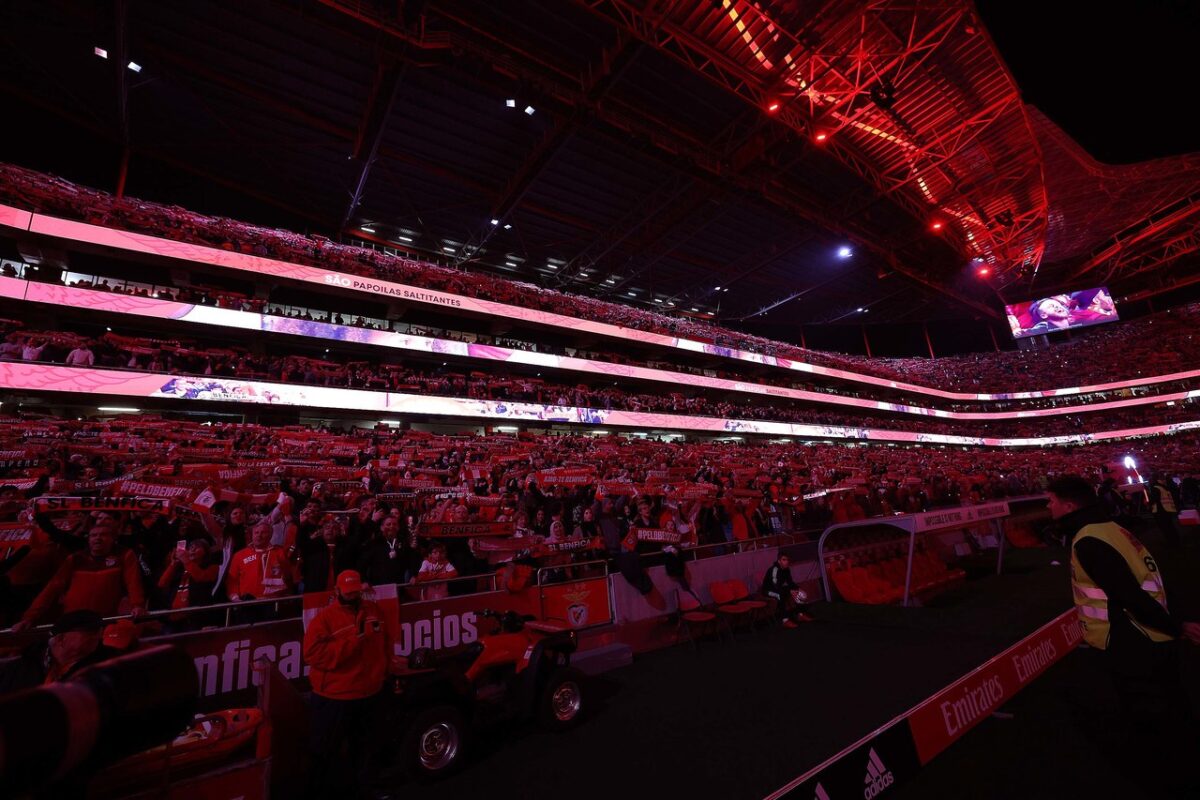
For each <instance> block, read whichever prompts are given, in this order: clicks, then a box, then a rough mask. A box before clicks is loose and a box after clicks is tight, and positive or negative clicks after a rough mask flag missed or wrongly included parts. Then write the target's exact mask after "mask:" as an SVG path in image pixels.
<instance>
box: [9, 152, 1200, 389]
mask: <svg viewBox="0 0 1200 800" xmlns="http://www.w3.org/2000/svg"><path fill="white" fill-rule="evenodd" d="M0 200H3V201H4V202H7V203H13V204H16V205H18V206H21V207H25V208H31V209H33V210H36V211H40V212H45V213H49V214H56V215H62V216H67V217H71V218H75V219H82V220H85V221H87V222H90V223H93V224H97V225H105V226H111V227H116V228H121V229H127V230H134V231H140V232H145V233H150V234H154V235H158V236H163V237H166V238H172V239H178V240H183V241H188V242H195V243H199V244H206V245H210V246H214V247H219V248H222V249H226V250H233V251H238V252H243V253H247V254H253V255H260V256H266V257H271V258H275V259H279V260H283V261H290V262H295V263H302V264H313V265H319V266H320V267H321V268H323V269H331V270H337V271H342V272H347V273H353V274H360V275H367V276H371V277H375V278H380V279H386V280H393V281H400V282H408V283H413V284H416V285H420V286H422V287H425V288H429V289H436V290H440V291H446V292H452V293H455V294H461V295H467V296H472V297H481V298H486V299H489V300H493V301H498V302H502V303H507V304H511V305H516V306H521V307H524V308H531V309H538V310H544V311H552V312H555V313H559V314H563V315H566V316H572V317H577V318H581V319H591V320H598V321H602V322H607V323H610V324H613V325H620V326H624V327H627V328H634V329H638V330H646V331H652V332H655V333H662V334H666V335H671V336H679V337H685V338H690V339H695V340H698V341H703V342H711V343H715V344H717V345H720V346H722V347H729V348H736V349H740V350H747V351H751V352H757V353H762V354H767V355H774V356H780V357H785V358H788V359H792V360H798V361H805V362H809V363H812V364H818V365H822V366H828V367H834V368H839V369H846V370H851V371H854V372H860V373H865V374H870V375H874V376H877V377H883V378H888V379H893V380H902V381H918V382H925V383H927V384H930V385H935V386H937V387H939V388H944V389H955V390H971V391H989V392H1004V391H1011V390H1012V386H1013V382H1014V379H1016V380H1018V381H1019V383H1020V384H1021V385H1022V386H1031V385H1032V386H1035V387H1036V388H1053V387H1057V386H1060V385H1064V384H1069V385H1079V384H1082V383H1098V382H1103V381H1106V380H1119V379H1123V378H1134V377H1138V376H1139V375H1148V374H1155V373H1165V372H1170V371H1173V370H1175V369H1178V368H1180V367H1182V366H1184V365H1192V364H1195V363H1197V362H1198V361H1200V359H1198V358H1197V357H1196V356H1197V352H1196V351H1197V344H1195V343H1193V340H1192V338H1191V333H1190V330H1191V328H1192V327H1193V325H1192V323H1193V322H1194V318H1195V316H1196V314H1197V309H1195V308H1188V309H1186V310H1184V311H1181V312H1178V313H1177V314H1176V315H1175V316H1172V315H1169V314H1166V315H1157V316H1156V317H1154V318H1151V319H1147V320H1145V321H1144V322H1140V323H1135V324H1128V323H1126V324H1122V325H1116V326H1108V327H1104V326H1101V327H1099V328H1093V329H1089V330H1087V331H1084V332H1082V333H1080V334H1078V335H1077V338H1075V339H1073V340H1071V341H1070V342H1067V343H1065V344H1062V345H1059V346H1058V347H1055V348H1051V349H1049V350H1045V349H1041V350H1032V351H1015V352H1003V353H986V354H974V355H969V356H951V357H946V358H937V359H919V358H905V359H877V358H868V357H864V356H855V355H845V354H838V353H829V352H823V351H817V350H811V349H807V348H803V347H799V346H797V345H794V344H788V343H783V342H776V341H771V340H768V339H764V338H762V337H758V336H753V335H750V334H746V333H742V332H737V331H733V330H730V329H726V328H721V327H719V326H717V325H714V324H712V323H711V322H707V321H702V320H699V319H695V318H692V317H689V316H671V315H669V314H666V313H662V312H657V311H652V310H648V309H640V308H635V307H632V306H626V305H621V304H617V303H613V302H609V301H602V300H598V299H595V298H589V297H583V296H579V295H572V294H566V293H563V292H558V291H554V290H551V289H546V288H542V287H538V286H535V285H533V284H529V283H522V282H516V281H511V280H506V279H503V278H499V277H496V276H492V275H487V274H480V273H471V272H466V271H463V270H459V269H451V268H448V267H444V266H440V265H437V264H433V263H430V262H427V261H421V260H417V259H414V258H407V257H400V256H395V255H391V254H388V253H384V252H379V251H377V250H373V249H370V248H367V247H358V246H352V245H343V244H338V243H335V242H332V241H330V240H329V239H327V238H325V237H323V236H319V235H308V236H306V235H301V234H298V233H294V232H290V231H284V230H278V229H269V228H264V227H261V226H255V225H251V224H248V223H242V222H237V221H235V220H230V219H227V218H222V217H210V216H206V215H203V214H198V213H196V212H192V211H188V210H186V209H182V208H179V207H177V206H166V205H162V204H157V203H151V202H147V201H142V200H137V199H134V198H128V197H124V198H115V197H113V196H111V195H109V194H107V193H104V192H100V191H97V190H94V189H89V188H86V187H82V186H78V185H76V184H73V183H71V182H69V181H66V180H63V179H61V178H57V177H54V176H50V175H46V174H43V173H39V172H35V171H32V170H27V169H24V168H21V167H17V166H15V165H0ZM1154 325H1157V326H1158V327H1152V326H1154ZM1098 352H1104V353H1105V357H1103V358H1097V357H1096V354H1097V353H1098ZM1067 378H1069V380H1066V379H1067Z"/></svg>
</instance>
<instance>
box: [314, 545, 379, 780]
mask: <svg viewBox="0 0 1200 800" xmlns="http://www.w3.org/2000/svg"><path fill="white" fill-rule="evenodd" d="M363 588H364V584H363V581H362V576H360V575H359V574H358V572H356V571H355V570H350V569H348V570H344V571H343V572H341V573H340V574H339V575H338V576H337V580H336V582H335V586H334V600H333V602H331V603H330V604H329V605H327V606H326V607H325V608H323V609H321V611H320V612H319V613H318V614H317V615H316V616H315V617H314V618H313V619H312V621H311V622H309V623H308V628H307V629H306V630H305V632H304V661H305V663H307V664H308V666H309V676H308V677H309V682H310V683H311V684H312V696H311V698H310V700H309V704H310V711H311V719H310V734H311V738H310V742H309V744H310V750H311V753H312V758H313V767H314V774H313V776H312V780H311V781H310V789H311V791H312V796H313V797H329V796H333V795H334V794H335V793H336V789H335V786H336V780H335V779H336V777H337V776H335V775H334V774H333V773H334V772H337V771H339V770H340V769H343V768H344V767H345V766H347V764H348V763H352V764H354V766H355V767H356V771H357V773H358V776H357V777H358V780H359V782H360V784H361V785H366V784H368V783H369V782H370V780H371V779H372V778H373V773H374V763H373V762H374V758H373V756H374V749H375V747H376V745H375V742H378V741H379V739H380V737H379V736H377V735H376V734H377V731H376V728H377V727H378V726H379V724H380V723H381V717H380V713H379V712H380V710H381V709H382V704H381V703H380V702H379V700H378V697H377V695H379V693H380V692H381V691H382V690H383V685H384V681H385V680H386V678H387V675H388V672H389V671H390V670H393V669H394V668H396V667H397V666H398V659H397V658H396V656H395V654H394V650H393V646H392V637H391V633H390V631H389V630H388V626H387V621H386V619H385V618H384V615H383V611H382V610H381V609H380V607H379V606H378V604H376V603H374V602H372V601H370V600H366V599H364V598H363ZM347 746H349V747H350V753H349V756H348V757H347V756H346V755H345V754H343V752H342V751H343V750H344V749H345V748H346V747H347Z"/></svg>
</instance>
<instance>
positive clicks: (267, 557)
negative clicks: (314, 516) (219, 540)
mask: <svg viewBox="0 0 1200 800" xmlns="http://www.w3.org/2000/svg"><path fill="white" fill-rule="evenodd" d="M294 583H295V580H294V575H293V568H292V565H291V563H290V562H289V561H288V560H287V555H286V552H285V551H284V549H283V548H282V547H275V546H274V545H272V544H271V525H270V524H269V523H266V522H260V523H258V524H257V525H255V526H254V530H253V531H251V532H250V546H249V547H245V548H242V549H241V550H239V551H237V552H236V553H234V554H233V558H232V559H231V562H230V564H229V573H228V574H227V575H226V576H225V590H226V592H227V593H228V594H229V599H230V600H232V601H234V602H238V601H241V600H255V599H258V598H263V597H275V596H277V595H283V594H288V593H290V592H291V590H292V586H293V584H294Z"/></svg>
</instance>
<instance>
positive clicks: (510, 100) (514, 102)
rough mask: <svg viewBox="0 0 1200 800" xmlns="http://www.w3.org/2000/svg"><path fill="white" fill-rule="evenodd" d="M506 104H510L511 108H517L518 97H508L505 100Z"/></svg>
mask: <svg viewBox="0 0 1200 800" xmlns="http://www.w3.org/2000/svg"><path fill="white" fill-rule="evenodd" d="M504 105H506V106H508V107H509V108H516V107H517V98H515V97H510V98H508V99H507V100H505V101H504Z"/></svg>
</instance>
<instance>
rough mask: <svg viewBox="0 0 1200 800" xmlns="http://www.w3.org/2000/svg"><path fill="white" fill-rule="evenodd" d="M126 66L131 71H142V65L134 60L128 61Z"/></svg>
mask: <svg viewBox="0 0 1200 800" xmlns="http://www.w3.org/2000/svg"><path fill="white" fill-rule="evenodd" d="M127 66H128V67H129V69H130V70H132V71H133V72H141V71H142V65H141V64H139V63H137V62H136V61H130V62H129V64H128V65H127Z"/></svg>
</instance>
